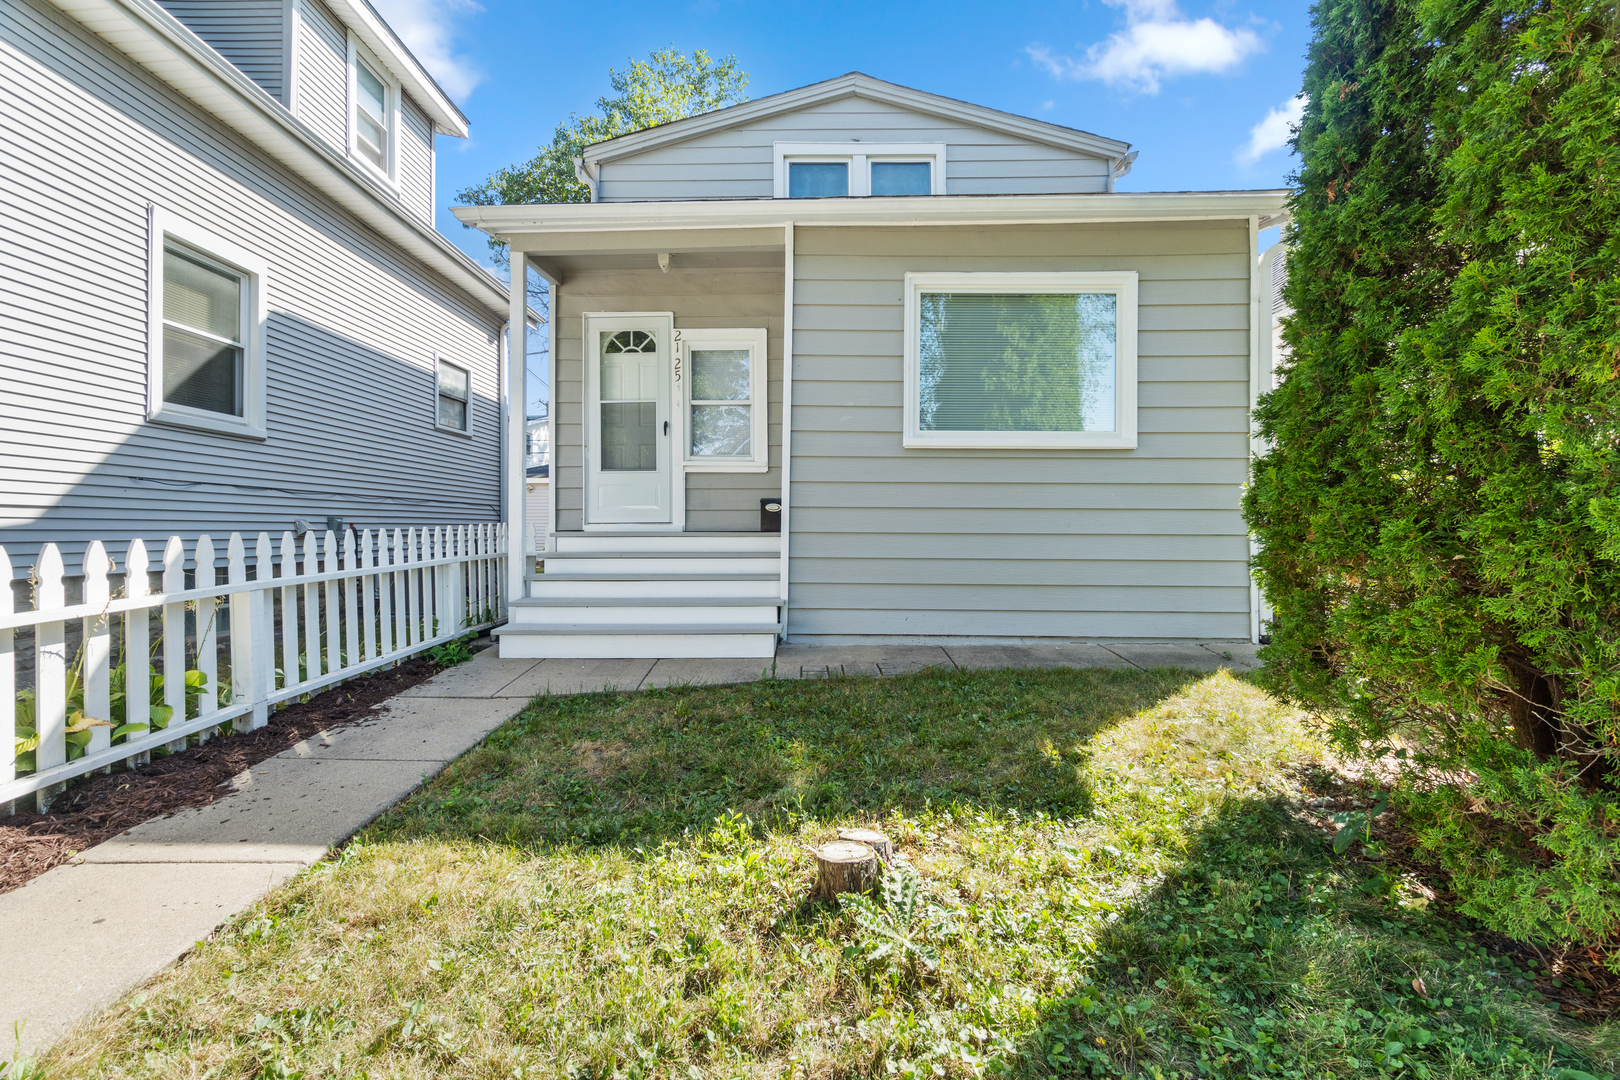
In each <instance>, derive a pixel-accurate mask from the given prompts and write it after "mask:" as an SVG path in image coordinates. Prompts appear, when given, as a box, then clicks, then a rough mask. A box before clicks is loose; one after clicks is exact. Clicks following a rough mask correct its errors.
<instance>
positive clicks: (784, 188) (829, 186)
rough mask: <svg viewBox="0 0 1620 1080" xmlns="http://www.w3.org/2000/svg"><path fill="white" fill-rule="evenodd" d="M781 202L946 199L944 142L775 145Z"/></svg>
mask: <svg viewBox="0 0 1620 1080" xmlns="http://www.w3.org/2000/svg"><path fill="white" fill-rule="evenodd" d="M775 153H776V197H777V198H779V199H836V198H842V197H844V196H857V197H859V196H865V195H877V196H895V195H943V194H945V144H944V143H859V142H848V143H781V142H779V143H776V144H775Z"/></svg>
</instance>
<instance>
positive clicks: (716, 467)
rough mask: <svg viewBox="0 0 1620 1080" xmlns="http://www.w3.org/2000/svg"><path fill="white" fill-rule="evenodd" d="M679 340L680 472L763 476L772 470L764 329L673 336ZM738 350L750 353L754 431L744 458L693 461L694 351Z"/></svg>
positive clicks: (688, 332) (686, 332)
mask: <svg viewBox="0 0 1620 1080" xmlns="http://www.w3.org/2000/svg"><path fill="white" fill-rule="evenodd" d="M675 333H676V337H677V338H678V339H679V340H678V344H677V349H676V353H675V357H676V359H675V398H676V400H677V401H678V402H679V403H680V407H679V409H678V410H677V411H678V412H679V414H680V420H681V422H680V429H681V444H680V445H681V468H682V469H683V470H685V471H686V472H689V473H762V472H769V471H770V468H771V464H770V461H771V447H770V408H771V404H770V361H769V360H768V358H767V356H766V352H765V338H766V334H765V331H764V330H763V329H753V328H744V329H736V330H691V329H685V328H683V329H680V330H677V331H676V332H675ZM727 348H731V349H737V348H746V349H747V350H748V352H749V363H748V381H749V398H748V400H749V405H750V407H751V408H752V409H753V415H752V417H751V419H752V421H753V430H752V431H751V432H750V434H749V448H750V450H751V451H752V452H751V453H750V454H749V455H748V456H747V457H741V456H739V457H693V456H692V437H691V430H692V423H691V418H692V397H691V394H690V393H689V392H688V391H689V390H690V389H691V386H692V380H691V377H690V376H691V371H692V350H693V349H727Z"/></svg>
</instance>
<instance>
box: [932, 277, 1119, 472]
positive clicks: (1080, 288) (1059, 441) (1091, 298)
mask: <svg viewBox="0 0 1620 1080" xmlns="http://www.w3.org/2000/svg"><path fill="white" fill-rule="evenodd" d="M1136 286H1137V281H1136V273H1135V272H1134V271H1123V272H1110V273H1051V274H1020V273H1009V274H997V273H985V274H907V275H906V327H905V330H906V336H905V384H906V385H905V390H906V397H905V414H906V415H905V424H906V427H905V433H904V438H903V443H904V445H905V446H908V447H927V446H937V447H1005V448H1040V447H1052V448H1061V447H1073V448H1088V447H1089V448H1098V449H1103V448H1111V449H1131V448H1134V447H1135V446H1136Z"/></svg>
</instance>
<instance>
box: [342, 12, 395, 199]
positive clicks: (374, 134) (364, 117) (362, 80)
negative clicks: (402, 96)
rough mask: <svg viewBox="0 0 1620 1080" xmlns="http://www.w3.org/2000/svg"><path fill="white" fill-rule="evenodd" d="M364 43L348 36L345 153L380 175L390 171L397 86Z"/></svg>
mask: <svg viewBox="0 0 1620 1080" xmlns="http://www.w3.org/2000/svg"><path fill="white" fill-rule="evenodd" d="M383 71H384V69H383V67H382V65H381V64H378V63H377V62H376V61H375V60H373V59H372V58H371V56H370V54H369V53H367V52H366V50H365V47H364V46H362V45H361V44H360V43H359V42H357V41H356V40H355V39H354V38H353V37H352V36H351V37H350V38H349V153H350V154H351V155H352V156H354V157H356V158H358V159H360V160H361V161H363V162H364V163H365V164H366V165H367V166H369V167H370V168H372V169H375V170H376V171H377V172H379V173H381V174H382V175H383V176H384V177H386V178H389V179H392V178H393V175H394V134H395V130H396V128H397V125H398V123H399V87H398V86H397V85H396V84H395V83H394V82H393V81H392V80H390V79H389V78H388V77H387V76H386V75H384V74H383Z"/></svg>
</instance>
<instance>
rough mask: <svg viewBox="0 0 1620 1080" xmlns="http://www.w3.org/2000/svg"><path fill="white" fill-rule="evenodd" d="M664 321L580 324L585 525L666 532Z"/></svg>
mask: <svg viewBox="0 0 1620 1080" xmlns="http://www.w3.org/2000/svg"><path fill="white" fill-rule="evenodd" d="M673 326H674V318H673V316H670V315H665V314H656V315H587V316H585V333H584V341H583V344H584V350H583V352H584V360H585V523H586V524H587V525H611V524H648V525H655V524H669V523H671V522H672V521H673V517H672V516H671V511H670V506H671V503H672V499H671V488H670V474H671V470H670V445H671V444H670V339H671V338H672V337H673V336H674V333H673Z"/></svg>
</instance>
